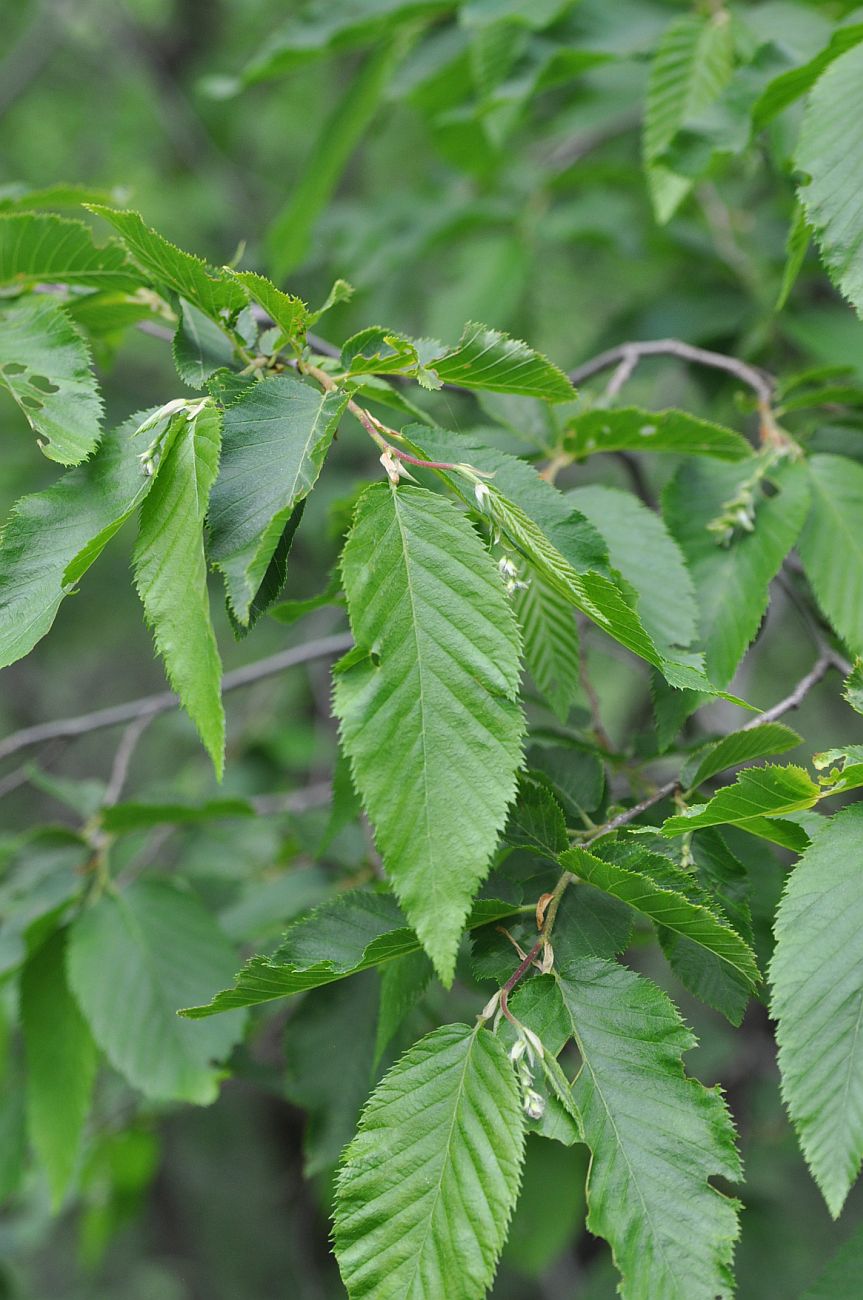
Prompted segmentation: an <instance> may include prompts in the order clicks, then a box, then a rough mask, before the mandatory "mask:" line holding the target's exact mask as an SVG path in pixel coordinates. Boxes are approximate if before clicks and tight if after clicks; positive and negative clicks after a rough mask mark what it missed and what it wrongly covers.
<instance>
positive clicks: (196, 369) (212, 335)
mask: <svg viewBox="0 0 863 1300" xmlns="http://www.w3.org/2000/svg"><path fill="white" fill-rule="evenodd" d="M173 352H174V365H175V366H176V367H177V374H178V375H179V376H180V378H181V379H182V381H183V383H184V384H188V385H189V387H190V388H203V387H204V385H205V384H206V382H207V380H208V379H209V378H210V376H211V375H214V374H215V373H216V371H217V370H220V369H221V368H222V367H223V366H230V364H231V362H232V361H233V359H234V349H233V346H232V345H231V343H230V341H229V340H228V339H227V338H226V337H225V335H224V333H223V332H222V330H220V329H219V327H218V325H214V324H213V322H212V321H211V320H210V318H209V316H205V315H204V313H203V312H201V311H198V309H197V307H193V306H192V304H191V303H188V302H186V299H185V298H181V299H180V319H179V321H178V323H177V331H176V333H175V334H174V342H173Z"/></svg>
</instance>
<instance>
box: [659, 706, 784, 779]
mask: <svg viewBox="0 0 863 1300" xmlns="http://www.w3.org/2000/svg"><path fill="white" fill-rule="evenodd" d="M800 743H801V737H800V736H798V734H797V732H796V731H792V729H791V728H790V727H786V726H785V725H784V723H782V722H767V723H765V724H764V725H763V726H760V727H748V728H745V729H744V730H743V731H731V732H729V733H728V735H727V736H723V737H722V739H721V740H719V741H716V742H715V743H714V744H711V745H706V746H705V747H704V748H703V749H699V750H697V751H696V752H695V753H694V754H693V755H692V757H691V758H690V759H688V760H687V762H686V763H685V764H684V766H683V769H682V771H681V773H680V778H681V781H682V782H683V784H684V785H687V786H689V787H690V789H693V790H694V789H695V788H696V787H697V786H699V785H703V784H704V782H705V781H709V780H710V778H711V777H712V776H716V775H717V773H719V772H724V771H725V770H726V769H727V768H729V767H737V766H738V765H739V764H740V763H749V762H751V760H752V759H754V758H768V757H769V756H770V755H771V754H784V753H785V752H786V751H787V750H789V749H795V748H796V747H797V746H798V745H799V744H800Z"/></svg>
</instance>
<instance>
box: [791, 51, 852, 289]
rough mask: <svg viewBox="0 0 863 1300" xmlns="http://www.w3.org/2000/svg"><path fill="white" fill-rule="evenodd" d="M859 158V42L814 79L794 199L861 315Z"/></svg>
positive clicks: (827, 263) (799, 151) (835, 278)
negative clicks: (801, 177) (801, 176)
mask: <svg viewBox="0 0 863 1300" xmlns="http://www.w3.org/2000/svg"><path fill="white" fill-rule="evenodd" d="M861 161H863V45H859V44H858V45H855V47H854V48H853V49H851V50H848V51H847V52H846V53H845V54H843V55H841V56H840V57H839V58H838V59H836V60H835V61H834V62H833V63H831V65H830V67H828V68H827V70H826V72H824V74H823V75H822V76H821V77H819V79H818V81H817V82H816V84H815V87H814V89H813V91H812V94H811V95H810V97H809V103H808V105H807V108H806V112H805V114H804V116H803V125H802V127H801V129H800V140H799V142H798V145H797V153H796V155H795V158H794V163H795V166H796V168H797V170H798V171H801V172H803V173H804V176H805V177H807V178H808V179H807V180H806V181H805V182H804V183H803V184H801V186H800V189H799V191H798V192H799V196H800V201H801V203H802V204H803V206H804V208H805V209H806V217H807V219H808V221H809V224H810V225H811V226H812V228H813V230H814V232H815V239H816V242H817V244H818V247H819V248H820V250H821V257H822V260H823V261H824V264H825V266H826V267H827V270H828V271H829V272H830V277H831V279H832V280H833V281H834V283H835V284H836V285H837V286H838V287H839V289H841V291H842V293H844V294H845V296H846V298H848V299H850V301H851V302H852V303H853V304H854V306H855V307H856V308H857V311H858V313H863V258H861V256H860V253H861V247H863V211H861V208H860V205H859V203H858V202H857V198H856V195H857V186H858V177H859V174H860V166H861Z"/></svg>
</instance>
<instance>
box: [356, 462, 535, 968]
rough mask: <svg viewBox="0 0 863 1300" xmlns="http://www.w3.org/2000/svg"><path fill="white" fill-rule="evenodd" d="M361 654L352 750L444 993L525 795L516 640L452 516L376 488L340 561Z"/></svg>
mask: <svg viewBox="0 0 863 1300" xmlns="http://www.w3.org/2000/svg"><path fill="white" fill-rule="evenodd" d="M342 575H343V579H344V587H345V593H346V595H347V599H348V612H349V615H350V620H351V627H352V629H353V633H354V636H355V638H356V642H357V646H356V649H355V650H354V651H352V652H351V654H350V655H349V656H348V659H347V660H346V661H344V664H343V666H341V667H340V668H337V671H336V685H335V695H334V704H335V711H336V714H337V716H338V717H339V719H340V721H341V736H342V743H343V746H344V749H345V751H346V753H347V754H348V756H349V757H350V759H351V763H352V766H353V772H354V778H355V782H356V785H357V788H358V789H359V791H360V793H361V794H362V796H363V801H364V803H365V805H366V808H367V809H368V812H369V815H370V817H371V819H372V823H373V825H374V827H375V834H376V839H377V842H378V845H379V847H380V849H381V853H382V855H383V860H384V866H385V868H386V870H387V872H388V874H389V875H390V876H391V878H392V880H393V884H394V887H395V890H396V893H397V895H398V897H399V899H400V901H401V903H402V905H403V907H404V910H405V914H406V915H407V917H408V920H409V921H410V923H411V924H412V925H413V927H414V928H415V930H416V931H417V934H418V935H419V937H420V939H421V941H422V944H423V947H424V948H425V949H426V951H427V952H428V954H429V956H430V957H431V958H432V960H433V961H434V963H435V967H436V969H437V970H438V972H439V974H440V975H441V977H442V978H443V979H444V980H445V981H449V980H450V979H451V978H452V973H453V969H454V965H455V954H456V949H457V947H458V940H459V935H460V933H461V930H462V927H463V924H464V919H465V917H466V915H467V912H468V909H469V906H470V901H471V899H472V897H473V896H474V894H475V892H476V889H477V887H478V886H479V884H480V882H481V881H482V880H483V878H484V877H485V875H486V873H487V870H488V862H489V858H490V856H491V853H492V850H493V849H494V845H495V841H496V839H497V835H498V832H499V831H500V829H501V828H502V825H503V822H504V818H505V814H506V808H507V805H508V804H509V803H510V801H511V800H512V798H513V795H514V793H515V773H516V769H517V767H518V765H519V761H520V757H521V736H522V731H523V720H522V715H521V710H520V708H519V705H518V702H517V693H518V679H519V661H518V654H519V644H518V631H517V627H516V624H515V619H514V618H513V615H512V611H511V609H510V607H509V605H508V603H507V600H506V595H505V592H504V588H503V583H502V582H501V580H500V576H499V574H498V572H497V569H496V567H495V565H494V563H493V562H492V560H491V559H490V558H489V556H488V554H487V552H486V551H485V550H484V549H483V547H482V544H481V543H480V541H479V538H478V537H477V535H476V533H475V532H474V531H473V529H472V528H471V527H470V525H469V524H468V522H467V521H466V519H465V518H464V516H463V515H461V514H460V513H459V512H458V510H457V509H456V507H455V506H453V505H452V504H451V503H450V502H448V501H446V500H444V499H443V498H442V497H439V496H436V495H435V494H434V493H432V492H427V491H425V490H424V489H421V488H414V487H401V488H399V489H398V490H397V491H396V490H394V489H391V488H390V487H388V486H385V485H380V486H375V487H372V488H369V489H368V490H367V491H366V492H365V493H364V494H363V496H362V497H361V499H360V502H359V504H358V506H357V511H356V515H355V519H354V526H353V529H352V531H351V534H350V536H349V538H348V542H347V544H346V546H345V550H344V555H343V558H342Z"/></svg>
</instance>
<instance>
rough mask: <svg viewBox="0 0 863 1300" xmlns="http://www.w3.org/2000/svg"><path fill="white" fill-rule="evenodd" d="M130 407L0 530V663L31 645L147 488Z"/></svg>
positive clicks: (15, 657) (138, 420) (12, 659)
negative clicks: (94, 446) (91, 451)
mask: <svg viewBox="0 0 863 1300" xmlns="http://www.w3.org/2000/svg"><path fill="white" fill-rule="evenodd" d="M141 420H142V417H141V415H140V414H139V415H135V416H133V417H132V418H131V419H130V420H127V421H126V423H125V424H123V425H121V426H120V428H119V429H113V430H111V432H109V433H107V434H106V435H105V437H104V439H103V441H102V443H101V445H100V447H99V448H98V450H97V451H96V454H95V455H94V456H93V457H92V459H91V460H89V461H88V462H87V463H86V464H85V465H81V466H80V467H79V468H78V469H73V470H70V471H69V473H68V474H64V475H63V477H62V478H61V479H59V480H58V482H56V483H54V484H52V485H51V487H49V488H46V490H45V491H44V492H37V493H34V494H33V495H31V496H26V497H22V498H21V500H20V501H18V502H17V503H16V504H15V506H14V507H13V509H12V513H11V515H10V516H9V519H8V520H7V522H6V526H5V528H4V529H3V534H2V538H0V668H2V667H6V665H7V664H11V663H15V661H16V660H18V659H20V658H21V657H22V656H23V655H25V654H28V653H29V651H30V650H32V648H33V646H34V645H35V644H36V642H37V641H38V640H39V639H40V638H41V637H43V636H44V635H45V633H46V632H47V631H48V630H49V628H50V627H51V624H52V623H53V622H54V617H55V615H56V613H57V609H58V607H59V605H60V602H61V601H62V600H63V598H64V597H65V596H67V595H68V594H69V593H70V591H72V590H73V588H74V584H75V583H76V582H77V581H78V580H79V579H80V578H81V577H82V576H83V574H84V573H85V572H86V570H87V569H88V568H89V566H90V565H91V564H92V563H93V561H94V560H95V559H96V558H97V556H98V555H99V554H100V552H101V551H102V549H103V548H104V546H105V545H106V544H107V543H108V541H109V540H110V538H111V537H113V535H114V533H115V532H117V530H118V529H119V528H120V527H121V526H122V524H123V523H124V522H125V520H126V519H128V518H129V516H130V515H131V514H132V513H133V512H134V510H135V509H136V507H137V506H138V505H139V504H140V502H141V501H143V499H144V497H145V496H146V495H147V493H148V492H149V491H150V489H151V487H152V485H153V482H154V480H153V479H152V478H151V477H149V476H148V475H146V474H144V472H143V471H142V469H141V462H140V460H139V459H138V453H139V452H140V451H142V450H143V448H142V447H140V446H139V445H138V444H137V443H136V442H134V441H133V438H132V435H133V433H134V432H135V429H136V428H137V427H138V426H139V424H140V423H141Z"/></svg>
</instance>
